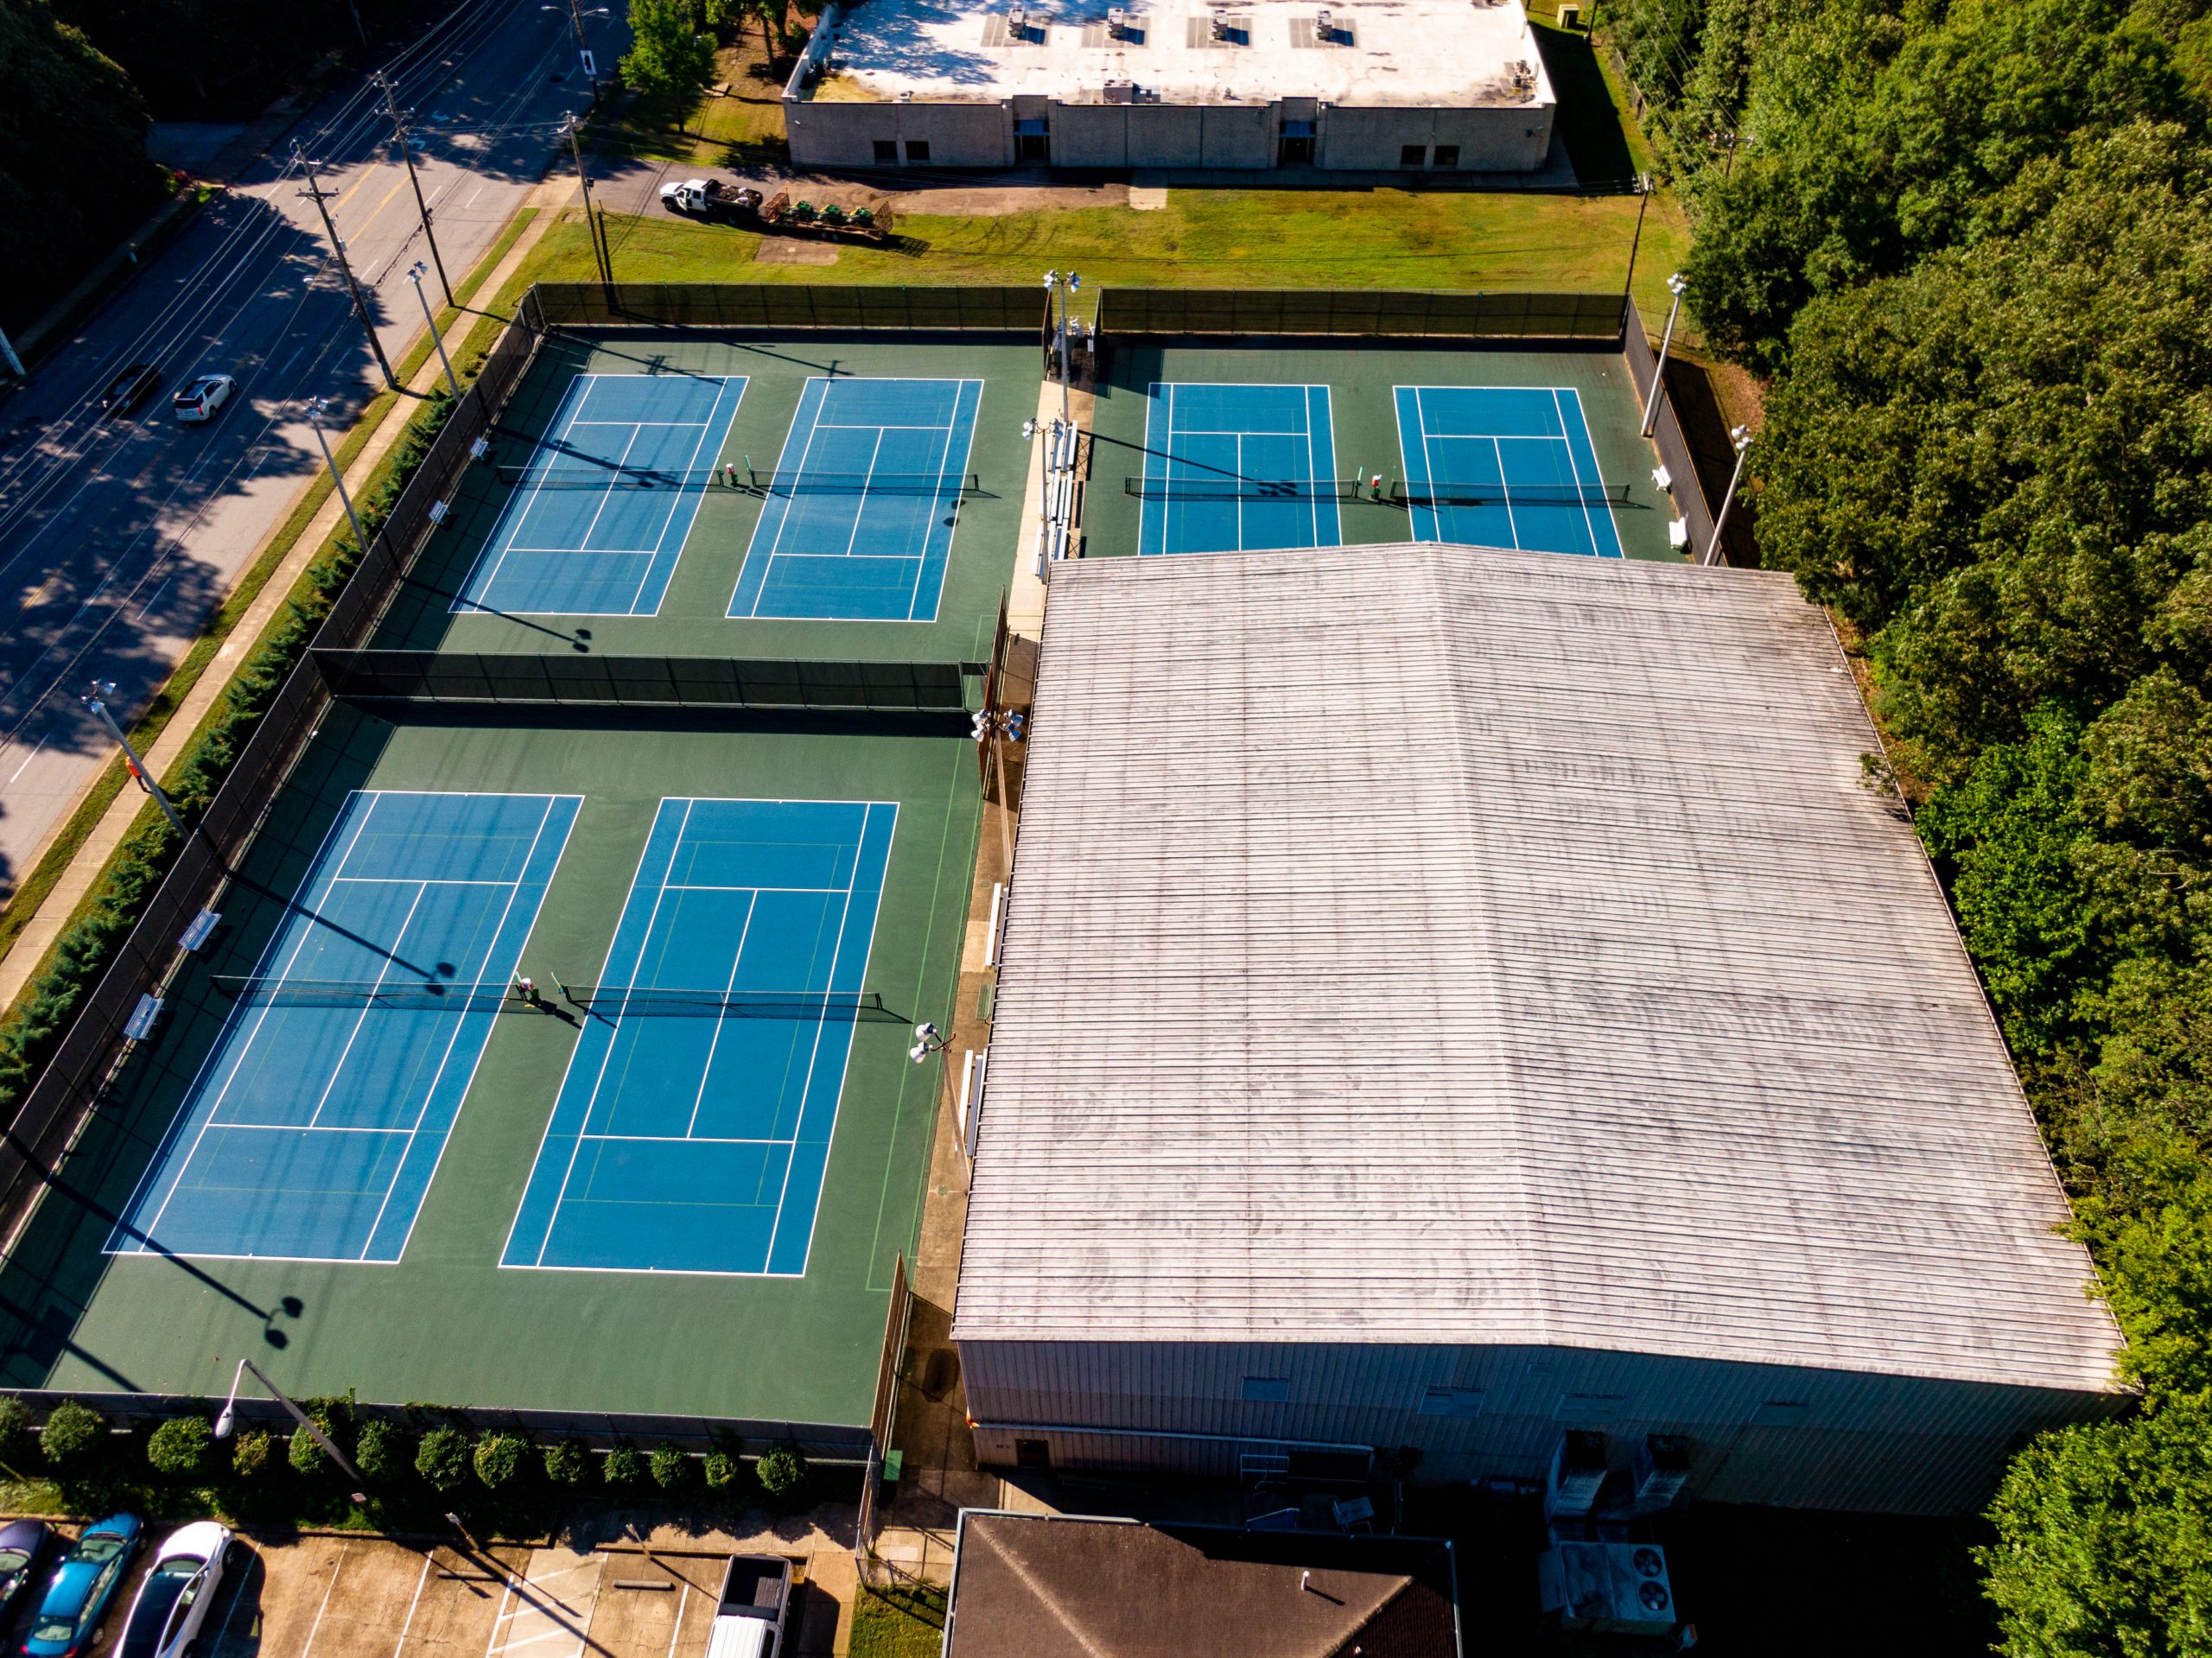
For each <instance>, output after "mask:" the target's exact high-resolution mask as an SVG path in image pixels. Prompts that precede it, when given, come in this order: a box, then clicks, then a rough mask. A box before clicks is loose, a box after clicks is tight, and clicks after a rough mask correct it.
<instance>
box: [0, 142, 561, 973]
mask: <svg viewBox="0 0 2212 1658" xmlns="http://www.w3.org/2000/svg"><path fill="white" fill-rule="evenodd" d="M574 191H575V180H574V179H569V180H565V181H563V180H559V179H553V180H548V181H546V182H545V183H543V184H541V185H539V186H538V187H537V189H536V190H533V191H532V192H531V194H530V195H529V196H528V197H527V198H526V199H525V200H524V204H523V205H524V206H534V207H536V208H537V209H538V213H537V218H535V219H532V220H531V225H530V227H529V229H527V230H525V231H524V232H523V233H522V235H521V236H519V237H518V238H516V240H515V245H514V246H513V247H512V248H510V249H509V250H508V251H507V254H506V257H505V258H503V259H502V260H500V261H499V267H498V268H497V269H496V270H493V271H492V272H491V273H490V274H489V275H488V276H486V277H485V278H484V280H483V281H482V282H480V283H478V284H477V286H476V287H475V289H474V290H472V291H471V293H470V295H469V297H470V298H472V299H474V298H475V297H476V296H477V295H482V296H483V297H484V298H486V300H489V299H490V298H491V297H492V296H493V295H496V294H497V293H498V292H499V289H500V288H501V287H502V286H503V285H504V284H505V283H506V281H507V279H508V278H509V277H510V276H513V275H514V273H515V271H516V270H518V269H519V268H520V267H521V264H522V262H523V260H524V258H526V257H529V255H530V253H531V250H532V249H534V248H535V247H536V246H537V243H538V239H539V238H541V237H543V235H544V234H545V232H547V231H548V230H550V229H551V228H552V226H554V224H555V223H556V222H557V221H558V220H559V219H560V217H561V213H560V211H559V210H560V209H561V208H562V207H563V206H566V205H567V204H568V202H569V199H570V195H571V194H572V193H573V192H574ZM444 373H445V371H444V369H443V368H442V366H441V365H440V364H439V361H438V357H437V353H435V352H433V353H431V354H430V357H429V360H428V361H427V362H425V363H424V364H423V366H422V368H421V369H419V370H418V371H416V373H415V375H414V376H413V378H410V380H409V381H408V383H407V389H408V390H409V391H412V392H415V393H416V394H417V396H416V397H402V398H400V399H399V401H398V402H397V403H394V404H393V405H392V407H391V410H389V411H387V413H386V414H385V418H384V420H383V422H382V423H381V424H379V425H378V428H377V429H376V430H375V431H374V432H373V433H372V434H371V435H370V437H369V441H368V442H367V443H366V444H365V445H364V446H363V448H362V450H361V453H360V454H359V455H357V456H356V457H355V458H354V460H353V464H352V465H351V466H350V467H347V468H346V488H347V490H349V491H354V492H358V491H359V490H360V489H361V488H362V487H363V486H365V484H366V483H367V481H368V478H369V474H370V473H372V472H373V471H375V469H376V467H377V465H378V462H380V461H383V459H384V458H385V455H387V454H390V453H391V448H392V446H393V445H394V444H396V443H397V442H398V441H399V438H400V435H401V433H403V432H404V431H405V430H406V429H407V422H409V421H410V420H411V419H412V418H413V417H414V416H415V411H416V409H417V408H418V407H420V402H419V397H420V395H421V394H423V393H426V392H428V391H429V389H430V388H431V387H432V386H433V385H435V384H437V382H438V381H439V380H440V379H442V378H443V377H444ZM314 486H315V478H312V477H310V478H308V480H305V481H304V482H302V484H301V486H300V487H301V490H302V492H305V491H306V490H308V489H311V488H313V487H314ZM290 516H291V514H290V511H289V510H288V511H287V512H286V513H285V518H287V519H289V517H290ZM345 516H346V509H345V506H344V504H343V503H341V502H340V500H339V499H338V494H337V492H336V491H335V490H334V491H332V492H331V494H330V497H329V499H327V500H326V501H324V503H323V504H322V506H321V510H320V511H317V512H316V513H315V517H314V518H311V519H310V520H308V527H307V528H306V529H305V530H302V532H301V535H300V538H299V539H298V540H297V541H296V542H295V543H293V545H292V550H291V551H290V552H289V553H288V554H286V555H285V556H284V562H283V563H282V564H280V565H278V566H277V571H276V574H275V575H272V576H270V579H269V581H268V582H267V584H266V585H265V586H264V587H263V588H262V589H261V593H260V594H259V596H258V597H257V598H256V599H255V600H254V601H253V604H252V607H251V608H250V609H249V610H247V612H246V613H245V616H244V617H243V618H242V619H240V620H239V622H238V626H236V627H234V628H232V630H231V634H230V637H229V638H226V639H225V640H224V641H223V644H222V646H221V648H220V649H219V650H218V651H216V653H215V659H214V660H213V662H211V663H210V664H208V665H207V671H206V672H205V673H203V674H201V675H200V679H199V681H198V683H195V684H194V686H193V688H192V689H191V690H190V692H188V694H187V695H186V696H185V699H184V702H183V704H182V706H181V707H180V708H178V709H177V711H176V713H175V715H173V716H172V717H171V719H170V720H169V722H168V725H166V726H164V727H162V734H161V736H160V737H159V738H158V739H156V741H155V743H154V746H152V747H151V748H149V750H147V751H146V756H145V759H146V764H147V767H148V769H149V771H151V772H152V773H153V774H154V775H155V776H156V777H157V778H166V777H167V776H168V772H169V771H170V769H171V768H172V767H174V766H175V765H176V763H177V762H178V761H179V760H180V759H182V758H183V756H184V753H185V750H186V749H187V748H188V747H189V746H190V745H191V743H192V740H193V738H194V734H196V733H197V732H198V730H199V728H200V721H202V720H204V719H205V718H206V717H207V713H208V710H209V709H211V708H213V707H214V705H215V699H216V698H217V697H219V696H221V695H222V694H223V691H224V689H225V688H226V687H227V686H228V685H229V684H230V683H231V677H232V674H234V673H236V672H237V671H238V664H240V663H241V662H243V661H244V660H245V657H247V656H248V655H249V654H251V652H252V651H253V650H254V649H255V647H256V646H257V645H259V643H260V641H261V635H262V633H263V632H264V630H265V629H266V628H267V627H268V626H269V625H270V622H272V621H273V620H275V619H276V618H277V613H278V612H279V611H281V610H282V609H283V606H284V601H285V600H287V599H289V597H290V596H291V593H292V589H293V588H294V587H295V586H296V585H297V584H298V582H299V580H300V577H301V575H303V574H304V573H305V572H306V569H307V567H308V565H309V564H310V563H312V562H314V560H315V556H316V555H317V554H318V553H320V552H321V550H322V548H323V544H324V543H326V542H327V541H328V540H329V539H330V537H332V536H333V535H334V534H336V533H337V531H338V529H339V526H340V524H341V523H343V521H344V519H345ZM282 527H283V520H280V521H279V524H278V526H277V529H274V530H270V533H269V535H268V537H266V538H265V539H264V541H263V542H262V543H261V544H260V545H259V546H257V547H256V548H255V549H254V551H253V556H252V557H251V558H250V559H248V560H247V561H246V562H245V565H244V566H242V567H241V568H242V569H252V568H253V566H254V565H255V564H257V563H258V562H260V560H261V557H262V556H263V555H264V553H266V552H267V551H268V549H269V547H270V543H272V542H274V541H275V540H276V538H277V534H278V533H279V532H280V531H281V530H282ZM102 774H103V775H104V772H103V773H102ZM149 810H153V806H152V803H151V802H149V800H148V799H147V798H146V797H145V796H144V795H143V794H142V793H141V792H140V791H138V790H137V789H136V788H133V787H130V786H128V785H126V786H125V787H124V791H123V792H122V793H121V794H119V795H118V796H117V797H116V798H115V804H113V805H111V806H110V807H109V808H108V810H107V812H106V815H105V816H103V817H102V818H101V819H100V821H99V823H98V824H97V825H95V826H94V828H93V829H92V834H91V835H88V836H87V837H86V841H85V844H84V845H83V846H82V847H81V848H79V849H78V852H77V855H76V856H75V857H74V858H73V859H72V860H71V861H70V864H69V867H68V868H67V870H66V871H65V872H64V873H63V874H62V876H61V879H60V880H58V881H56V882H55V883H54V889H53V890H52V891H51V892H49V893H48V894H47V895H46V900H45V902H44V903H42V904H41V905H39V910H38V913H37V914H36V915H35V916H34V917H33V918H31V921H30V924H29V925H28V926H26V927H25V928H24V929H23V931H22V932H21V933H20V934H18V935H17V937H16V942H15V943H14V945H13V946H12V947H11V948H10V950H9V951H8V953H7V955H6V956H0V1008H4V1007H8V1006H9V1005H10V1004H11V1003H12V1002H14V1001H15V1000H16V997H17V996H18V995H20V994H22V989H23V987H24V985H26V984H27V983H29V981H30V978H31V975H33V973H35V971H36V970H37V969H38V967H39V966H40V964H41V962H44V960H45V959H46V954H47V952H48V950H51V949H52V948H53V947H54V940H55V938H57V937H60V932H61V930H62V928H63V927H64V926H66V925H67V924H68V922H69V919H70V918H71V917H72V916H73V915H74V914H75V913H76V910H77V906H78V905H79V904H81V903H82V902H83V901H84V899H85V897H86V894H87V893H90V892H91V891H92V886H93V885H94V883H95V882H96V881H97V880H99V875H100V872H101V871H102V870H104V869H105V868H106V867H107V861H108V860H109V859H110V858H111V857H112V856H113V855H114V854H115V850H116V848H118V847H119V846H120V845H122V843H123V841H124V837H125V836H126V835H129V834H130V829H131V828H132V826H133V825H134V824H136V823H137V821H138V816H139V814H140V812H142V811H149ZM68 821H69V814H67V813H65V814H63V816H61V817H60V820H59V822H58V824H57V828H58V827H59V825H60V824H66V823H67V822H68ZM42 852H43V848H41V853H42ZM36 861H37V860H36V858H35V857H34V858H33V860H32V861H31V866H30V867H35V864H36Z"/></svg>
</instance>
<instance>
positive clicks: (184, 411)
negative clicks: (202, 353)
mask: <svg viewBox="0 0 2212 1658" xmlns="http://www.w3.org/2000/svg"><path fill="white" fill-rule="evenodd" d="M237 390H238V382H237V381H236V380H233V379H232V378H231V377H230V376H229V375H227V374H202V375H200V376H198V377H196V378H194V380H193V381H192V382H191V383H190V384H187V385H182V386H180V387H178V388H177V394H176V396H175V397H171V398H170V399H169V406H170V407H171V408H172V409H174V410H176V417H177V418H178V419H179V420H185V421H197V420H213V419H214V418H215V411H216V410H218V409H220V408H221V407H222V406H223V405H224V404H225V403H228V402H229V401H230V400H231V393H232V392H233V391H237Z"/></svg>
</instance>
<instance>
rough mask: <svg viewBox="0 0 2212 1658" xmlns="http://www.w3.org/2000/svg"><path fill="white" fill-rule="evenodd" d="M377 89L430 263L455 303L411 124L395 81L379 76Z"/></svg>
mask: <svg viewBox="0 0 2212 1658" xmlns="http://www.w3.org/2000/svg"><path fill="white" fill-rule="evenodd" d="M376 80H377V85H378V86H382V87H383V88H384V106H385V108H386V109H388V110H390V111H391V136H392V138H393V141H394V142H395V143H397V144H398V146H399V159H400V160H402V161H403V162H406V163H407V181H408V182H409V183H410V184H411V185H413V186H414V187H415V211H416V213H420V214H421V215H422V216H423V240H424V241H425V242H428V243H429V245H430V263H431V264H434V265H435V266H436V267H437V270H438V286H439V287H441V288H442V289H445V290H446V303H447V304H448V305H451V304H453V303H454V296H453V283H450V282H448V280H447V279H446V262H445V261H444V260H443V259H442V258H441V257H438V238H436V237H435V236H433V235H431V234H430V209H429V204H428V203H427V202H425V201H424V200H423V181H422V180H420V179H418V178H416V176H415V151H414V150H413V149H412V148H411V147H410V145H409V144H408V142H407V123H406V122H405V121H404V120H402V119H401V118H400V115H399V95H398V92H397V90H396V89H395V88H394V87H393V86H392V84H391V76H390V75H387V74H383V73H378V76H377V77H376Z"/></svg>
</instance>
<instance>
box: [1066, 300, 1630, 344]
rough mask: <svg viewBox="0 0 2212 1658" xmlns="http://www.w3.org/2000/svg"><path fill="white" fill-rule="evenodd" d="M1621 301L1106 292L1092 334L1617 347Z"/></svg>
mask: <svg viewBox="0 0 2212 1658" xmlns="http://www.w3.org/2000/svg"><path fill="white" fill-rule="evenodd" d="M1625 306H1626V295H1621V294H1455V293H1445V292H1439V291H1430V290H1426V289H1411V290H1405V291H1399V292H1389V291H1371V290H1362V291H1357V292H1354V291H1350V290H1342V289H1327V288H1313V289H1250V290H1240V289H1211V288H1108V289H1104V290H1103V292H1101V294H1100V295H1099V298H1098V332H1099V333H1100V334H1104V335H1107V336H1109V337H1110V336H1112V335H1116V334H1124V335H1127V334H1370V335H1385V336H1398V337H1403V338H1418V339H1427V338H1431V337H1439V338H1450V339H1474V340H1614V339H1618V337H1619V335H1620V332H1621V320H1622V317H1623V316H1624V313H1625Z"/></svg>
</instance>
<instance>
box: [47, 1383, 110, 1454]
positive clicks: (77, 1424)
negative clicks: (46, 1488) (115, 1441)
mask: <svg viewBox="0 0 2212 1658" xmlns="http://www.w3.org/2000/svg"><path fill="white" fill-rule="evenodd" d="M106 1437H107V1420H106V1419H105V1417H103V1416H102V1415H101V1414H100V1413H99V1412H98V1411H96V1410H93V1409H92V1408H91V1407H88V1406H85V1405H80V1404H79V1403H78V1402H77V1401H75V1400H73V1399H65V1400H63V1401H61V1402H60V1404H58V1405H56V1406H55V1407H54V1408H53V1409H52V1410H50V1411H48V1413H46V1426H44V1427H42V1428H41V1429H40V1430H39V1435H38V1443H39V1449H40V1450H41V1451H43V1452H46V1459H47V1461H48V1462H50V1463H52V1464H54V1466H55V1467H56V1468H69V1467H73V1466H75V1465H77V1464H80V1463H82V1462H83V1461H85V1459H86V1458H88V1457H90V1456H91V1455H92V1452H94V1451H96V1450H98V1449H99V1446H100V1445H101V1443H102V1441H103V1440H105V1438H106Z"/></svg>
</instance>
